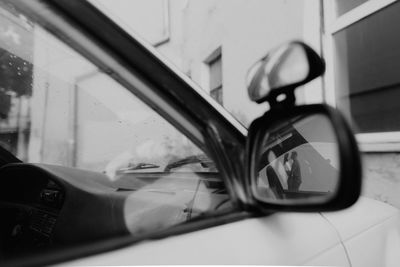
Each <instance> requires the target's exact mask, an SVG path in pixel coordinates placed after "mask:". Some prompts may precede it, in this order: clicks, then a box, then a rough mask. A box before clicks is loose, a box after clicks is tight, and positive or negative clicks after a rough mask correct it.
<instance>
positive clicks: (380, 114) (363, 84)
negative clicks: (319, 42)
mask: <svg viewBox="0 0 400 267" xmlns="http://www.w3.org/2000/svg"><path fill="white" fill-rule="evenodd" d="M399 12H400V2H397V3H395V4H393V5H391V6H389V7H387V8H385V9H383V10H381V11H379V12H377V13H375V14H373V15H371V16H369V17H367V18H365V19H363V20H361V21H359V22H357V23H355V24H353V25H351V26H349V27H348V28H346V29H344V30H342V31H340V32H338V33H336V34H335V35H334V42H335V46H336V47H335V48H336V60H335V76H336V77H335V80H336V94H337V95H336V97H337V102H338V107H339V108H341V109H342V110H343V111H344V112H345V113H346V114H347V115H348V116H349V117H352V119H353V122H354V123H355V124H356V125H357V126H358V128H359V129H358V130H359V132H385V131H399V130H400V104H399V101H398V99H400V98H399V97H400V75H399V73H400V35H399V34H398V30H397V27H396V26H395V25H399V23H400V16H399V15H398V14H399Z"/></svg>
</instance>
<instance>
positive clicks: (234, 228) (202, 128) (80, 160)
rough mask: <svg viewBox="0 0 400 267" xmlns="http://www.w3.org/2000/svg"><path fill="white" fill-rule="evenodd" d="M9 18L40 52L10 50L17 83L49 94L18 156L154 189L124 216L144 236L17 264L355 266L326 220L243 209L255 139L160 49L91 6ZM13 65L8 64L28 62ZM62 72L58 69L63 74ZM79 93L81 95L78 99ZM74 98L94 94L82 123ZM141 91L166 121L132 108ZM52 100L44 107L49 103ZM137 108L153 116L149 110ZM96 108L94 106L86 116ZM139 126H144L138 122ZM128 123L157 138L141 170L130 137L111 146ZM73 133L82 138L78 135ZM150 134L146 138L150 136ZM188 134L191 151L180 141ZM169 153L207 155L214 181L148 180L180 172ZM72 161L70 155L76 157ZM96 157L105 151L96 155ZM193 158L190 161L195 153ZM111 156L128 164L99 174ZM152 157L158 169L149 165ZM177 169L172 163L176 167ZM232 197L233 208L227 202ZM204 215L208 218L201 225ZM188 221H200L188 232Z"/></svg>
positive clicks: (11, 10)
mask: <svg viewBox="0 0 400 267" xmlns="http://www.w3.org/2000/svg"><path fill="white" fill-rule="evenodd" d="M3 8H4V10H6V11H4V12H5V13H7V12H8V13H7V14H6V15H4V16H6V17H7V18H8V19H14V20H15V19H18V18H19V19H20V21H22V25H23V26H22V27H21V29H22V31H26V30H27V31H32V32H34V33H35V35H33V36H32V37H30V38H28V39H27V40H26V45H27V46H28V47H29V44H32V43H34V44H35V45H36V46H37V47H36V48H35V50H34V52H33V53H32V54H31V55H27V56H26V58H25V57H24V51H25V50H23V51H16V50H18V46H16V47H12V46H8V47H7V49H8V50H7V49H5V48H3V49H4V50H5V51H6V52H7V53H8V54H7V56H9V57H10V58H12V59H13V60H14V56H15V55H19V58H21V60H20V61H21V62H19V63H18V64H20V65H21V66H20V65H18V66H16V67H15V68H16V70H15V72H16V76H20V75H18V73H19V71H20V69H21V70H25V69H24V65H26V70H25V71H26V72H27V73H29V72H31V73H33V74H32V75H33V76H32V78H31V79H32V80H29V79H30V78H27V79H26V80H24V79H22V82H21V83H22V84H23V85H25V83H29V82H31V83H32V84H34V85H35V86H37V87H33V89H35V88H39V90H37V91H36V92H35V93H36V95H35V97H37V98H36V99H34V101H36V103H33V104H31V108H32V109H34V108H36V109H37V113H35V114H36V117H35V118H33V119H32V121H31V123H33V124H34V122H35V121H34V120H35V119H36V122H38V121H39V122H40V123H36V124H35V125H36V126H35V127H36V128H34V130H33V131H32V133H31V135H30V136H29V144H28V145H27V146H25V149H28V150H24V149H20V148H21V147H22V148H24V146H23V145H22V146H18V149H17V151H14V154H16V155H18V156H20V157H21V155H22V157H27V158H29V157H31V158H35V157H36V158H37V159H39V158H43V157H45V158H47V159H49V162H46V163H56V164H58V163H59V162H63V163H65V165H68V164H70V165H71V166H78V167H81V168H86V169H90V168H92V169H91V170H97V171H99V172H104V174H105V175H106V176H107V177H109V178H110V179H111V180H113V179H114V180H118V183H117V184H114V185H117V190H116V191H118V195H119V196H121V195H124V194H125V193H124V192H125V191H126V190H128V191H129V190H131V191H135V190H139V189H143V188H144V189H145V190H144V191H143V190H142V191H141V192H145V194H144V195H140V193H139V195H138V194H136V195H134V196H133V197H132V198H129V197H128V198H126V199H124V201H125V202H124V206H123V207H124V212H125V214H128V216H127V218H125V219H126V220H128V221H129V220H131V219H134V223H132V224H131V226H132V227H131V228H129V226H128V228H129V229H128V230H129V231H130V233H131V234H132V235H133V236H123V237H119V238H116V236H110V238H111V237H112V239H111V240H110V239H109V238H107V239H103V240H99V242H95V243H93V244H92V243H90V245H87V244H74V245H73V246H71V245H67V246H65V247H63V248H62V249H57V250H56V251H50V252H47V253H46V254H40V253H37V254H35V255H33V257H32V258H25V257H21V258H19V259H13V260H16V262H18V260H22V263H23V264H26V265H32V264H49V263H56V262H60V261H66V260H74V259H76V258H81V257H85V258H84V259H81V260H78V261H75V262H71V261H69V262H67V263H66V264H68V265H70V264H78V265H96V264H110V265H135V264H211V263H212V264H288V265H297V264H329V265H332V264H333V265H336V264H337V265H348V260H347V258H346V254H345V251H344V248H343V246H342V244H341V241H340V238H339V236H338V235H337V233H336V231H335V229H334V228H333V227H332V225H331V224H330V223H329V222H328V221H327V220H325V218H324V217H323V216H321V215H320V214H318V213H313V214H311V213H310V214H304V213H301V214H299V213H285V214H284V213H275V214H269V215H265V216H261V217H259V216H257V214H256V213H253V212H250V211H248V210H246V209H245V208H244V205H242V204H243V203H246V194H245V193H244V190H243V179H244V175H243V173H244V160H243V158H244V145H245V134H246V130H245V129H244V128H243V127H242V126H241V125H240V124H239V123H238V122H236V121H235V120H234V119H233V118H232V117H231V115H230V114H228V113H227V112H226V111H225V110H223V108H221V107H220V106H218V105H217V104H216V103H215V102H213V100H211V98H210V97H208V96H207V95H206V94H205V93H204V92H202V91H201V89H196V86H194V85H193V84H192V83H191V82H190V81H188V79H187V78H184V77H183V76H180V75H178V74H176V73H175V72H174V71H173V70H172V69H171V68H170V67H169V66H168V64H167V63H165V62H164V61H162V60H161V59H160V57H159V56H156V55H155V53H154V51H152V49H151V48H148V47H146V46H144V45H143V44H142V43H140V42H139V41H138V40H137V39H134V38H133V37H131V36H129V35H127V34H126V33H125V32H124V31H122V30H121V29H120V28H118V26H116V25H115V24H114V23H113V22H112V21H110V20H109V19H108V18H107V17H105V16H104V15H102V14H101V13H100V12H99V11H97V10H96V9H95V8H94V7H92V6H91V5H90V4H88V3H87V2H85V1H76V2H71V1H49V2H43V1H15V2H14V1H4V5H3ZM15 14H17V16H15ZM12 36H13V35H11V37H10V38H11V40H12V41H13V42H15V43H16V44H18V42H19V41H18V37H15V38H13V37H12ZM14 36H18V34H17V35H14ZM49 36H50V37H49ZM54 37H58V38H59V39H61V40H62V41H61V42H60V41H59V40H58V39H57V38H54ZM43 40H45V41H43ZM49 40H50V41H49ZM37 44H40V46H38V45H37ZM64 46H71V47H73V48H74V49H75V50H76V51H78V52H79V53H81V54H82V55H83V56H84V57H85V58H88V59H89V61H90V63H89V61H85V60H83V59H84V57H83V56H78V59H76V55H75V52H72V51H69V50H68V49H67V50H63V49H64V48H60V47H64ZM25 48H26V47H25ZM54 49H55V50H57V49H61V50H63V51H64V52H63V53H62V56H60V55H59V54H57V55H54V54H52V52H51V51H53V50H54ZM13 60H11V61H8V63H11V64H14V63H16V61H15V60H14V61H13ZM18 60H19V59H18ZM71 61H72V62H73V64H72V65H71V64H70V62H71ZM33 62H34V65H36V68H37V69H38V70H40V71H36V72H35V71H33V72H32V68H33V67H32V65H29V64H30V63H31V64H32V63H33ZM55 62H56V63H57V64H55V65H52V64H54V63H55ZM24 63H25V64H24ZM56 65H57V66H56ZM10 66H11V65H10ZM71 66H73V68H71ZM18 67H19V68H20V69H18ZM43 70H45V71H43ZM12 77H13V76H12ZM65 80H73V83H72V84H70V83H65ZM118 86H120V87H121V86H122V87H124V88H125V89H127V90H125V91H123V92H122V91H121V92H119V91H118V90H115V88H116V87H118ZM67 87H68V88H69V89H71V90H70V91H66V89H65V88H67ZM54 88H56V89H54ZM80 88H84V89H82V90H81V89H80ZM110 88H113V90H114V91H112V94H109V93H104V92H106V91H107V90H110ZM49 89H51V91H49ZM75 89H76V90H75ZM49 92H50V93H49ZM65 92H69V93H71V94H72V98H74V99H76V98H77V97H79V94H83V95H84V96H85V97H82V98H81V102H79V103H78V107H79V109H80V110H81V111H82V110H83V111H84V113H83V114H84V116H81V117H79V116H78V117H77V114H76V113H75V112H76V109H71V108H70V106H69V105H70V104H71V103H70V102H69V101H64V102H63V101H61V100H65V98H67V97H68V94H66V93H65ZM132 93H134V94H135V95H137V97H138V99H140V100H141V101H143V103H145V105H147V110H148V112H150V113H151V114H156V115H154V117H153V115H148V114H147V113H143V111H142V109H131V106H130V105H129V103H128V102H124V101H125V100H127V99H130V98H131V97H132V96H133V94H132ZM29 94H30V92H25V93H21V94H20V95H18V96H19V98H18V100H19V101H20V102H19V103H20V105H19V112H20V113H18V114H21V112H22V113H23V111H24V108H23V107H24V101H25V100H24V99H25V98H24V95H29ZM40 94H42V96H43V98H40V97H38V96H40ZM117 95H119V96H118V97H119V99H125V100H120V101H118V102H115V101H112V98H114V97H117ZM88 96H89V97H88ZM134 101H137V100H134ZM137 105H139V106H141V107H142V105H143V104H137ZM43 106H46V107H47V108H50V107H51V106H53V107H55V109H54V110H62V111H63V112H61V113H59V114H57V113H54V112H53V113H46V112H43V111H41V110H43V109H42V107H43ZM99 106H100V108H98V107H99ZM87 107H93V108H92V109H87V110H86V109H85V108H87ZM149 107H150V108H149ZM64 110H65V112H64ZM71 110H72V111H71ZM110 110H117V111H119V113H118V115H119V117H118V116H116V117H115V116H114V115H115V114H114V115H113V114H110ZM154 111H156V112H154ZM9 112H11V111H9ZM68 112H72V114H69V113H68ZM146 112H147V111H146ZM158 114H159V115H158ZM160 115H161V116H160ZM69 116H72V117H73V118H76V117H77V119H76V120H75V122H74V123H72V127H69V126H68V123H64V124H63V123H59V122H63V121H64V122H65V121H69V119H68V118H69ZM19 118H23V116H19ZM104 118H113V119H114V120H113V123H112V124H106V123H105V119H104ZM143 118H145V119H143ZM43 121H44V122H46V121H47V122H49V121H53V122H54V124H55V125H58V126H59V127H56V128H52V129H47V128H46V127H45V126H44V124H43ZM106 121H108V120H106ZM127 121H128V122H129V123H131V124H129V123H127ZM137 121H141V122H142V124H135V123H136V122H137ZM18 123H19V124H18V126H19V127H20V129H24V127H29V125H30V124H29V123H26V122H25V124H24V121H22V120H20V121H19V122H18ZM57 123H59V124H57ZM124 123H125V126H124ZM121 124H122V126H121ZM128 124H129V125H130V126H132V125H133V126H135V127H133V128H135V130H138V131H139V133H138V135H140V136H144V137H146V138H148V137H149V136H150V137H151V138H150V139H151V140H150V141H149V140H148V139H145V138H144V139H140V138H139V139H137V140H136V141H135V143H134V144H132V143H131V144H129V145H133V146H135V152H136V153H137V154H140V156H141V157H140V160H136V161H135V162H131V161H130V159H131V158H130V155H128V156H127V154H129V153H125V152H123V151H124V150H123V149H125V148H126V146H127V142H128V141H127V142H126V143H124V142H122V141H121V140H123V139H124V138H125V136H122V135H118V139H120V140H116V138H110V139H107V137H109V136H112V135H113V134H114V133H113V131H116V129H120V128H121V127H122V128H124V127H127V128H129V127H128V126H129V125H128ZM127 125H128V126H127ZM171 125H173V126H174V127H172V126H171ZM71 129H72V130H73V132H72V133H69V131H70V130H71ZM124 129H125V128H124ZM144 129H146V130H147V131H144ZM128 130H129V131H130V130H132V129H131V128H129V129H128ZM140 131H144V132H143V133H142V134H140ZM118 133H119V132H118ZM136 133H137V132H136ZM64 134H68V135H64ZM69 134H71V135H72V136H79V137H80V138H81V139H77V140H81V143H80V144H79V143H77V142H76V140H75V139H72V140H69V139H68V136H69ZM157 134H161V135H167V137H168V138H167V142H160V141H159V140H158V139H157V138H156V137H154V138H153V135H154V136H157ZM146 135H147V136H146ZM43 136H45V137H46V138H43ZM176 136H178V137H179V138H177V139H179V142H178V141H176V140H177V139H174V138H175V137H176ZM18 137H19V139H17V141H16V142H17V143H18V142H19V143H24V142H28V138H25V139H24V136H23V131H20V132H18ZM39 137H41V138H39ZM99 137H100V138H99ZM35 138H36V139H35ZM170 138H172V139H170ZM185 138H186V139H185ZM21 140H22V141H21ZM82 140H84V142H83V141H82ZM96 140H101V141H100V142H96ZM113 143H118V144H119V146H120V147H122V148H123V149H122V152H123V153H120V154H118V153H116V152H115V151H112V148H111V145H112V144H113ZM8 144H11V143H10V142H8ZM82 144H84V145H82ZM79 145H81V146H79ZM77 146H78V149H77ZM10 147H11V148H12V146H10ZM35 147H36V148H35ZM38 147H41V149H38ZM171 147H172V148H171ZM11 148H10V150H12V149H11ZM46 149H47V150H46ZM69 149H71V150H69ZM168 149H172V150H174V151H175V149H176V150H177V151H178V152H179V153H172V154H173V155H174V156H176V154H178V156H180V158H182V157H183V158H185V157H186V156H192V155H193V154H196V155H197V154H201V156H197V157H196V158H197V160H198V162H193V161H190V162H191V164H197V165H200V166H197V167H198V168H201V169H202V171H201V173H202V175H203V176H199V175H198V173H200V172H199V171H197V169H196V170H195V169H193V168H189V171H188V170H187V169H186V172H188V173H190V174H196V175H195V177H194V179H192V180H189V181H190V182H189V183H186V184H179V186H177V183H176V181H177V180H179V181H182V179H180V174H179V172H172V173H168V175H165V174H163V176H162V178H163V179H161V178H157V179H153V180H151V182H149V175H148V174H146V172H144V171H141V172H140V177H138V176H137V172H138V170H140V169H149V170H151V169H152V168H158V167H160V166H162V165H163V164H166V166H165V168H164V169H163V170H164V172H165V170H166V169H168V170H169V169H170V168H168V164H171V162H172V163H174V162H175V165H173V166H176V159H177V158H176V157H174V158H173V157H170V156H168V157H163V156H165V155H170V154H171V153H169V152H171V151H170V150H168ZM60 151H65V154H63V153H59V152H60ZM68 151H72V152H71V153H72V154H73V155H75V156H73V157H69V156H68V155H69V154H68V153H69V152H68ZM77 151H78V152H77ZM93 151H95V152H96V153H94V154H93V155H92V154H91V152H93ZM149 151H151V152H152V153H153V155H161V158H163V160H164V161H163V162H153V159H154V158H153V157H145V154H146V153H148V152H149ZM164 151H167V152H168V153H164ZM188 151H189V152H190V153H186V152H188ZM119 152H120V151H119ZM74 153H75V154H74ZM202 153H205V154H207V156H208V157H210V158H211V159H212V160H213V162H215V166H216V168H217V169H218V176H212V175H213V174H214V172H215V170H214V169H213V168H211V167H210V166H209V165H210V164H209V163H204V161H202V160H203V159H204V157H203V154H202ZM108 154H112V155H116V156H115V157H111V158H108V159H109V161H108V163H107V164H105V165H101V168H102V169H99V168H100V167H98V166H100V165H97V163H99V162H102V161H104V159H103V158H102V157H103V156H104V155H108ZM149 158H150V159H151V160H150V161H151V162H148V161H146V160H148V159H149ZM93 159H96V160H93ZM166 159H168V162H165V161H167V160H166ZM178 159H179V158H178ZM52 161H53V162H52ZM207 162H208V161H207ZM95 163H96V164H95ZM207 164H208V165H207ZM207 166H208V167H207ZM43 168H46V169H47V170H48V171H50V172H52V173H53V175H56V174H58V175H60V176H61V175H62V173H65V172H67V173H69V174H71V173H72V171H71V170H69V169H59V168H56V167H48V166H45V167H43ZM204 168H206V169H207V170H206V171H205V170H204ZM60 173H61V174H60ZM177 173H178V174H177ZM80 175H83V173H80ZM153 175H154V173H153ZM117 176H118V178H116V177H117ZM189 176H190V175H189ZM209 176H212V177H211V178H210V177H209ZM96 177H100V176H96ZM102 177H105V176H102ZM121 177H122V178H121ZM186 177H187V176H185V178H186ZM164 178H165V179H164ZM127 180H129V182H127ZM154 180H155V181H154ZM187 181H188V180H185V182H187ZM97 182H98V181H97ZM103 182H104V181H103ZM112 182H113V181H112ZM221 184H223V187H222V188H221ZM99 188H100V187H99ZM98 190H100V189H98ZM124 190H125V191H124ZM221 190H222V192H221ZM107 192H109V191H107ZM210 192H211V193H210ZM110 194H112V193H110ZM171 196H172V197H171ZM221 197H223V198H224V199H221ZM227 197H229V199H228V201H225V200H226V198H227ZM202 198H203V199H204V198H205V199H206V200H207V201H208V205H206V207H205V208H204V207H203V208H201V203H204V202H205V200H201V199H202ZM146 199H147V200H149V199H151V200H154V199H157V201H155V202H156V203H155V204H154V202H152V203H150V204H149V202H145V201H144V200H146ZM71 201H72V200H71ZM139 201H142V202H139ZM115 203H117V202H113V205H114V204H115ZM138 203H140V205H139V204H138ZM75 206H77V205H76V204H75ZM141 209H142V210H141ZM138 211H139V212H138ZM215 211H217V212H215ZM220 211H222V212H220ZM210 212H211V213H210ZM62 213H63V211H61V214H62ZM196 214H197V217H198V218H197V219H196V218H192V216H193V217H196V216H194V215H196ZM201 215H202V216H201ZM188 218H189V219H190V220H189V221H188V222H186V221H187V219H188ZM67 219H68V218H67ZM69 219H70V221H68V220H66V221H65V222H64V224H68V223H70V225H72V226H73V227H81V225H82V224H81V221H79V220H84V216H82V217H77V218H69ZM192 219H193V220H192ZM88 222H89V223H92V224H93V223H95V222H91V221H88ZM93 225H94V224H93ZM99 225H100V224H99ZM138 225H139V226H140V227H137V226H138ZM73 227H72V228H73ZM14 229H15V228H14ZM140 231H144V234H143V235H141V236H140V238H136V237H135V235H136V234H137V233H139V232H140ZM66 239H67V238H66ZM66 239H65V240H66ZM96 241H97V240H96ZM19 263H21V262H19Z"/></svg>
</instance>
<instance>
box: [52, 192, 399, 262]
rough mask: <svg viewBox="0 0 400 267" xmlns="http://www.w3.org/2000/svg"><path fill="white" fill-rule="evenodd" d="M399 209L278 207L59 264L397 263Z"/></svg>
mask: <svg viewBox="0 0 400 267" xmlns="http://www.w3.org/2000/svg"><path fill="white" fill-rule="evenodd" d="M399 251H400V212H399V210H398V209H396V208H394V207H392V206H390V205H388V204H385V203H382V202H378V201H375V200H372V199H369V198H365V197H362V198H360V199H359V201H358V202H357V203H356V204H355V205H354V206H352V207H351V208H349V209H346V210H344V211H339V212H324V213H322V214H320V213H275V214H272V215H270V216H265V217H262V218H252V219H247V220H242V221H238V222H234V223H228V224H225V225H221V226H216V227H212V228H208V229H205V230H199V231H195V232H192V233H188V234H183V235H178V236H172V237H168V238H165V239H162V240H152V241H143V242H141V243H139V244H136V245H132V246H128V247H126V248H122V249H118V250H115V251H110V252H107V253H103V254H101V255H95V256H91V257H87V258H83V259H79V260H75V261H70V262H66V263H63V264H60V265H59V266H71V265H74V266H84V265H85V266H89V265H164V264H165V265H181V264H185V265H186V264H195V265H197V264H201V265H203V264H204V265H207V264H213V265H214V264H221V265H226V264H228V265H236V264H244V265H247V264H254V265H312V266H314V265H318V266H320V265H322V266H326V265H329V266H353V267H354V266H364V267H368V266H371V267H372V266H398V263H399V262H400V253H399Z"/></svg>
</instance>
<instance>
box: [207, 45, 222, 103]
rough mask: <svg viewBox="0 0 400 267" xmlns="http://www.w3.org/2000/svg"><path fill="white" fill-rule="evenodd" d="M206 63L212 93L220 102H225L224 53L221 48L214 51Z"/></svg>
mask: <svg viewBox="0 0 400 267" xmlns="http://www.w3.org/2000/svg"><path fill="white" fill-rule="evenodd" d="M206 63H207V64H208V67H209V71H210V74H209V78H210V79H209V86H210V95H211V97H212V98H214V99H215V100H216V101H217V102H218V103H219V104H221V105H222V104H223V100H222V99H223V86H222V54H221V49H220V48H219V49H217V50H216V51H214V52H213V53H212V54H211V56H209V57H208V59H207V60H206Z"/></svg>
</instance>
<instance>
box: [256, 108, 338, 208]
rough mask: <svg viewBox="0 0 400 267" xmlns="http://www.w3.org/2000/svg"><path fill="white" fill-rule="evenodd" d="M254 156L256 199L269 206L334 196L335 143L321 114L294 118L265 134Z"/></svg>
mask: <svg viewBox="0 0 400 267" xmlns="http://www.w3.org/2000/svg"><path fill="white" fill-rule="evenodd" d="M262 144H263V145H262V147H261V148H260V149H259V150H258V151H259V152H258V154H257V155H256V162H257V164H256V165H255V166H256V168H257V170H256V176H257V177H256V179H257V180H256V183H255V184H256V188H255V194H256V197H257V198H258V199H260V200H262V201H268V202H272V203H276V204H278V203H282V202H288V201H290V202H295V203H299V204H300V203H302V204H304V203H308V202H310V203H313V202H314V201H318V202H321V198H322V199H323V200H328V199H330V198H331V197H333V196H334V194H335V192H336V189H337V187H338V183H339V175H340V166H339V164H340V163H339V150H338V142H337V138H336V135H335V132H334V129H333V127H332V124H331V123H330V120H329V119H328V118H327V117H325V116H324V115H322V114H313V115H306V116H304V115H303V116H297V117H293V118H290V119H287V120H285V121H284V122H282V123H280V124H278V125H275V127H273V128H271V130H269V131H268V132H267V133H266V134H265V136H264V138H263V142H262Z"/></svg>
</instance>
